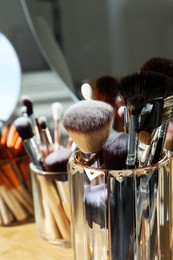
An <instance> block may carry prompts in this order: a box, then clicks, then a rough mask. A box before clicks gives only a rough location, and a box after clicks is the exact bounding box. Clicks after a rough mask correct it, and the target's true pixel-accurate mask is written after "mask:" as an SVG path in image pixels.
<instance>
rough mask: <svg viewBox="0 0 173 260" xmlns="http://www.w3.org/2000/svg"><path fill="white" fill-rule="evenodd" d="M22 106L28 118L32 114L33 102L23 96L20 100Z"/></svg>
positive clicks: (28, 97)
mask: <svg viewBox="0 0 173 260" xmlns="http://www.w3.org/2000/svg"><path fill="white" fill-rule="evenodd" d="M21 101H22V104H23V105H24V106H26V108H27V114H28V115H29V116H30V115H32V114H33V101H32V99H31V97H30V96H27V95H24V96H22V98H21Z"/></svg>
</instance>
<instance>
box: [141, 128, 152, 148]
mask: <svg viewBox="0 0 173 260" xmlns="http://www.w3.org/2000/svg"><path fill="white" fill-rule="evenodd" d="M138 138H139V141H140V142H141V143H143V144H147V145H149V144H150V143H151V134H150V133H149V132H147V131H144V130H143V131H140V132H139V135H138Z"/></svg>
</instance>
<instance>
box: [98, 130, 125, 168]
mask: <svg viewBox="0 0 173 260" xmlns="http://www.w3.org/2000/svg"><path fill="white" fill-rule="evenodd" d="M127 148H128V134H127V133H119V134H118V135H117V134H112V135H110V137H109V138H108V139H107V140H106V142H105V143H104V145H103V149H102V154H103V161H104V168H105V169H112V170H122V169H124V168H125V166H126V158H127V150H128V149H127Z"/></svg>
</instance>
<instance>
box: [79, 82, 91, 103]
mask: <svg viewBox="0 0 173 260" xmlns="http://www.w3.org/2000/svg"><path fill="white" fill-rule="evenodd" d="M81 93H82V96H83V98H84V99H92V94H93V90H92V87H91V86H90V84H89V83H84V84H82V86H81Z"/></svg>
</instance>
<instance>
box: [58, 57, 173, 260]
mask: <svg viewBox="0 0 173 260" xmlns="http://www.w3.org/2000/svg"><path fill="white" fill-rule="evenodd" d="M146 64H147V65H146ZM146 64H144V65H143V66H142V67H141V69H140V70H139V71H138V72H135V73H132V74H130V75H125V76H122V77H121V78H118V80H117V81H115V82H116V84H115V85H114V87H113V88H112V91H110V89H111V87H110V86H112V85H111V84H112V82H113V81H112V78H109V77H103V78H101V80H100V81H97V83H98V85H96V86H95V85H93V86H92V88H91V86H90V87H88V86H85V87H86V89H85V88H84V86H83V87H82V92H83V93H82V94H83V96H84V98H86V99H85V100H81V101H79V102H78V103H76V104H74V105H72V106H71V107H70V108H69V109H68V110H67V111H66V112H65V113H64V117H63V125H64V128H65V129H66V130H67V132H68V134H69V136H70V139H71V140H72V141H73V142H74V143H75V144H76V148H75V151H74V153H73V154H72V155H71V157H70V159H69V161H68V173H69V182H70V194H71V203H72V204H71V208H72V214H73V218H72V233H73V236H72V237H73V244H74V258H75V260H77V259H86V260H88V259H123V260H125V259H155V257H156V258H157V257H159V254H160V252H159V249H158V247H159V240H158V239H159V223H160V222H159V221H160V219H159V216H160V214H162V209H161V208H160V204H159V203H161V199H162V196H161V194H160V193H159V195H158V190H159V189H160V187H159V186H158V185H160V184H158V182H160V178H158V172H160V171H165V172H166V168H164V167H165V166H160V167H159V168H158V165H160V161H162V162H163V160H165V159H164V158H165V155H166V150H165V147H168V145H169V147H170V144H171V142H172V140H171V141H169V142H167V141H166V137H167V133H169V136H170V139H171V136H172V132H171V128H170V125H171V121H172V116H173V107H172V104H173V102H172V101H173V80H172V78H171V70H172V67H173V61H171V60H168V59H162V58H155V59H151V60H149V61H147V62H146ZM154 64H157V66H153V65H154ZM168 71H169V72H168ZM167 72H168V73H167ZM172 75H173V74H172ZM102 80H103V81H102ZM106 80H107V82H106V83H105V81H106ZM100 82H101V83H100ZM115 82H114V83H115ZM99 84H103V85H102V86H104V87H103V89H102V88H101V85H99ZM94 88H95V89H94ZM85 90H86V92H85ZM105 92H106V94H104V93H105ZM112 100H114V102H112ZM117 100H120V103H119V104H121V105H120V106H117V103H116V101H117ZM116 114H118V117H116V116H115V115H116ZM118 118H119V119H121V123H122V122H123V128H121V129H122V131H118V129H117V128H116V127H115V125H116V124H117V122H115V121H116V120H119V119H118ZM163 164H164V163H163ZM162 167H163V168H162ZM167 169H168V168H167ZM158 179H159V180H158ZM159 192H160V191H159ZM79 237H80V238H81V239H80V241H79ZM152 246H153V248H155V250H154V251H152V248H151V247H152ZM157 249H158V250H157Z"/></svg>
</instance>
